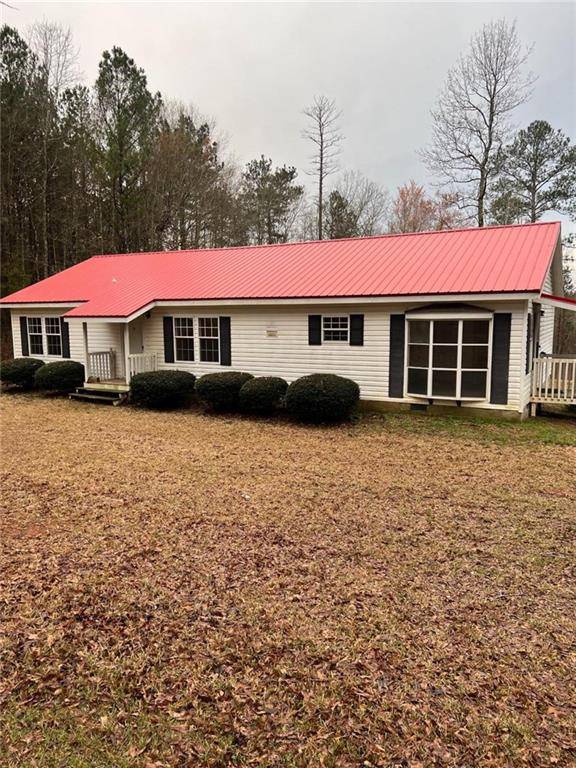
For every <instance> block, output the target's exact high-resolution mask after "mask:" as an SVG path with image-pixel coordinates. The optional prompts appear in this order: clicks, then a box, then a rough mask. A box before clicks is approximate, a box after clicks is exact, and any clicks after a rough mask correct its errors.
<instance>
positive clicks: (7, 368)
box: [0, 357, 44, 389]
mask: <svg viewBox="0 0 576 768" xmlns="http://www.w3.org/2000/svg"><path fill="white" fill-rule="evenodd" d="M43 365H44V362H43V360H36V358H34V357H16V358H14V360H2V362H1V363H0V381H1V382H2V383H3V384H14V385H15V386H17V387H20V388H21V389H32V387H33V386H34V381H35V380H34V376H35V374H36V371H37V370H38V369H39V368H41V367H42V366H43Z"/></svg>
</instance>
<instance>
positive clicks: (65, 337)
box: [60, 317, 70, 357]
mask: <svg viewBox="0 0 576 768" xmlns="http://www.w3.org/2000/svg"><path fill="white" fill-rule="evenodd" d="M60 335H61V336H62V357H70V328H69V326H68V323H67V322H66V320H64V318H63V317H61V318H60Z"/></svg>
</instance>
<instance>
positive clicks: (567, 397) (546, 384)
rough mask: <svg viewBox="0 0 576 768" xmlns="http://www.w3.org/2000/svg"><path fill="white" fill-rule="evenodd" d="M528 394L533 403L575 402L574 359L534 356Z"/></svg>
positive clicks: (575, 363)
mask: <svg viewBox="0 0 576 768" xmlns="http://www.w3.org/2000/svg"><path fill="white" fill-rule="evenodd" d="M530 395H531V397H530V399H531V400H532V402H533V403H571V404H572V403H576V359H574V358H569V357H568V358H559V357H538V358H536V359H535V360H534V365H533V368H532V386H531V393H530Z"/></svg>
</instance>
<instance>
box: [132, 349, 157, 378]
mask: <svg viewBox="0 0 576 768" xmlns="http://www.w3.org/2000/svg"><path fill="white" fill-rule="evenodd" d="M128 370H129V376H130V378H132V376H134V375H135V374H136V373H146V372H147V371H155V370H156V353H155V352H141V353H139V354H137V355H128Z"/></svg>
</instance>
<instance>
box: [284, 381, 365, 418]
mask: <svg viewBox="0 0 576 768" xmlns="http://www.w3.org/2000/svg"><path fill="white" fill-rule="evenodd" d="M359 399H360V388H359V387H358V384H356V382H355V381H352V380H351V379H345V378H343V377H342V376H336V375H334V374H333V373H313V374H312V375H311V376H303V377H302V378H301V379H297V380H296V381H293V382H292V384H290V386H289V387H288V391H287V393H286V408H287V410H288V413H290V414H291V415H292V416H295V417H296V418H297V419H301V420H302V421H309V422H316V423H320V422H335V421H344V419H347V418H348V417H349V416H350V414H351V412H352V409H353V408H354V406H355V405H356V404H357V402H358V400H359Z"/></svg>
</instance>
